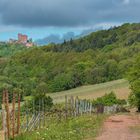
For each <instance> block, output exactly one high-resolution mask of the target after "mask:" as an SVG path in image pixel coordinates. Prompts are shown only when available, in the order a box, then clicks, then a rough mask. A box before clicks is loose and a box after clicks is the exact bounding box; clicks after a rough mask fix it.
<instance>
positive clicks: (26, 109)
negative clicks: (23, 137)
mask: <svg viewBox="0 0 140 140" xmlns="http://www.w3.org/2000/svg"><path fill="white" fill-rule="evenodd" d="M25 111H26V129H27V131H28V128H29V127H28V124H29V117H28V107H27V102H26V101H25Z"/></svg>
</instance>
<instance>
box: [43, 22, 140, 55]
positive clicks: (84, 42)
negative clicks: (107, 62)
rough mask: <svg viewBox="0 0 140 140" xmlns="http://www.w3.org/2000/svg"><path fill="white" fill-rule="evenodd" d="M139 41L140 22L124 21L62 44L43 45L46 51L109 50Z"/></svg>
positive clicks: (135, 43) (136, 43)
mask: <svg viewBox="0 0 140 140" xmlns="http://www.w3.org/2000/svg"><path fill="white" fill-rule="evenodd" d="M139 43H140V23H134V24H129V23H126V24H124V25H122V26H119V27H114V28H110V29H109V30H101V31H97V32H93V33H91V34H89V35H88V36H85V37H81V38H79V39H76V40H72V39H71V40H70V41H67V42H65V41H64V43H62V44H57V45H55V44H52V45H50V47H48V46H46V47H45V46H44V49H45V50H46V51H50V50H51V51H55V52H69V51H72V50H73V51H76V52H83V51H85V50H88V49H93V50H96V49H100V50H103V51H111V50H113V49H115V48H118V47H122V48H124V47H130V46H132V45H139Z"/></svg>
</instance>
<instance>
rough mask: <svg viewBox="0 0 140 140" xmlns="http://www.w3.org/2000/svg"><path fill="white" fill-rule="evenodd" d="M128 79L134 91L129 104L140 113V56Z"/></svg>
mask: <svg viewBox="0 0 140 140" xmlns="http://www.w3.org/2000/svg"><path fill="white" fill-rule="evenodd" d="M128 79H129V82H130V85H131V89H132V93H131V95H130V97H129V102H130V104H131V105H133V106H136V107H137V108H138V111H140V55H139V56H138V57H137V58H136V59H135V62H134V65H133V67H132V68H131V70H130V72H129V73H128Z"/></svg>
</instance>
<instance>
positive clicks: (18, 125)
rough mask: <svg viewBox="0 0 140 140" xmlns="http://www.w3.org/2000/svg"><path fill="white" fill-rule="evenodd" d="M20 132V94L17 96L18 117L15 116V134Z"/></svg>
mask: <svg viewBox="0 0 140 140" xmlns="http://www.w3.org/2000/svg"><path fill="white" fill-rule="evenodd" d="M19 130H20V94H18V116H17V134H19Z"/></svg>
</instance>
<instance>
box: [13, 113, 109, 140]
mask: <svg viewBox="0 0 140 140" xmlns="http://www.w3.org/2000/svg"><path fill="white" fill-rule="evenodd" d="M105 118H106V116H104V115H100V116H97V115H91V116H81V117H76V118H73V119H69V120H63V121H62V122H58V121H57V122H55V123H51V124H50V125H49V126H48V127H47V128H45V129H42V130H40V131H34V132H32V133H25V134H21V135H20V136H18V137H16V138H15V140H82V139H89V138H95V137H96V136H97V134H98V132H99V128H100V127H101V125H102V124H103V121H104V119H105Z"/></svg>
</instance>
